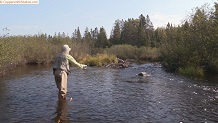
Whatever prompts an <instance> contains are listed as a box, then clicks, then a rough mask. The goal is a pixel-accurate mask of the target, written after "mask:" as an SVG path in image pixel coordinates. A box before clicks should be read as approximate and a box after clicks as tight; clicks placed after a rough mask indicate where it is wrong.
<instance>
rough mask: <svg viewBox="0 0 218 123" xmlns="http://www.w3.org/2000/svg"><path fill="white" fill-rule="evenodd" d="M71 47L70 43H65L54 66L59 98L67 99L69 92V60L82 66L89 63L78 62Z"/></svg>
mask: <svg viewBox="0 0 218 123" xmlns="http://www.w3.org/2000/svg"><path fill="white" fill-rule="evenodd" d="M70 50H71V48H70V47H69V46H68V45H63V46H62V48H61V52H60V53H59V54H58V55H57V56H56V58H55V61H54V66H53V74H54V77H55V82H56V85H57V88H58V90H59V93H58V97H59V99H60V98H61V99H66V94H67V78H68V75H69V74H70V69H69V61H70V62H72V63H74V64H76V65H77V66H78V67H80V68H82V69H83V68H85V67H86V66H87V65H84V64H80V63H78V62H77V61H76V60H75V59H74V58H73V57H72V56H71V55H70V54H69V52H70Z"/></svg>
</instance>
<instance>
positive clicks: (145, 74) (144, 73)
mask: <svg viewBox="0 0 218 123" xmlns="http://www.w3.org/2000/svg"><path fill="white" fill-rule="evenodd" d="M138 75H139V76H151V75H150V74H148V73H146V72H141V73H139V74H138Z"/></svg>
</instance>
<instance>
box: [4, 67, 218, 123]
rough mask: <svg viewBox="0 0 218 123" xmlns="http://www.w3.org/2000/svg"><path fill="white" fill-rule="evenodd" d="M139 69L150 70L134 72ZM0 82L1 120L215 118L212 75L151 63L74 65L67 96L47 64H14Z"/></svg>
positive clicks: (130, 122)
mask: <svg viewBox="0 0 218 123" xmlns="http://www.w3.org/2000/svg"><path fill="white" fill-rule="evenodd" d="M143 71H145V72H147V73H149V74H151V76H148V77H141V76H137V74H138V73H140V72H143ZM0 84H1V86H0V109H1V110H0V121H1V122H3V123H10V122H12V123H15V122H28V123H29V122H30V123H31V122H33V123H53V122H55V123H57V122H58V121H61V122H66V123H81V122H83V123H102V122H110V123H114V122H117V123H147V122H152V123H153V122H154V123H156V122H163V123H170V122H183V123H186V122H207V123H213V122H218V83H217V78H216V77H215V78H213V79H212V77H211V78H210V79H207V80H193V79H189V78H185V77H183V76H179V75H175V74H172V73H166V72H165V71H164V70H163V69H162V68H161V67H160V66H158V65H153V64H144V65H133V66H132V67H130V68H126V69H111V68H95V67H92V68H88V69H87V70H81V69H78V68H72V73H71V75H70V76H69V78H68V94H67V99H66V100H58V97H57V94H58V90H57V88H56V85H55V82H54V76H53V74H52V69H51V67H50V66H48V67H42V66H27V67H21V68H18V69H16V70H15V71H13V72H12V74H11V75H8V76H6V77H4V78H0ZM71 97H72V98H73V101H72V102H71V101H69V98H71Z"/></svg>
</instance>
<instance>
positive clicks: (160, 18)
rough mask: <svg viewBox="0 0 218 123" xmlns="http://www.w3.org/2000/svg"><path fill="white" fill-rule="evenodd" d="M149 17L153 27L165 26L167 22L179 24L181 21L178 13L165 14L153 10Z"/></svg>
mask: <svg viewBox="0 0 218 123" xmlns="http://www.w3.org/2000/svg"><path fill="white" fill-rule="evenodd" d="M150 19H151V21H152V22H153V25H154V27H155V28H157V27H166V25H167V23H168V22H169V23H172V24H173V25H179V24H181V22H182V19H183V17H182V16H180V15H167V14H163V13H161V12H153V13H151V14H150Z"/></svg>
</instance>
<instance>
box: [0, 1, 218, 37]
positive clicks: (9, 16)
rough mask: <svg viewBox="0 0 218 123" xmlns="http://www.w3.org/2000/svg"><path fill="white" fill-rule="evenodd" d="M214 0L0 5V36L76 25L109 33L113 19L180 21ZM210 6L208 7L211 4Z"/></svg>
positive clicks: (67, 30) (156, 22) (161, 23)
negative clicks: (195, 9)
mask: <svg viewBox="0 0 218 123" xmlns="http://www.w3.org/2000/svg"><path fill="white" fill-rule="evenodd" d="M216 1H217V0H64V1H63V0H39V4H36V5H0V36H1V35H3V34H4V33H5V31H3V30H2V29H3V28H5V27H7V28H8V29H9V30H10V31H9V33H10V35H34V34H41V33H47V34H50V35H54V33H55V32H57V33H58V32H61V33H62V32H65V33H66V34H68V35H69V36H71V35H72V33H73V32H74V30H75V29H76V28H77V27H80V31H81V33H82V34H83V33H84V30H85V28H86V27H88V28H89V29H91V28H92V29H94V28H95V27H98V28H100V27H102V26H103V27H104V28H105V29H106V33H107V36H109V35H110V32H111V29H112V27H113V24H114V22H115V20H117V19H120V20H121V19H124V20H127V19H128V18H138V17H139V15H140V14H143V15H144V16H146V15H149V17H150V19H151V21H152V22H153V25H154V27H162V26H166V24H167V22H170V23H172V24H174V25H177V24H180V23H181V21H182V20H183V19H185V18H186V17H187V16H188V15H189V14H190V13H191V12H192V9H194V8H195V7H201V6H202V5H203V4H205V3H209V4H210V6H213V3H214V2H216ZM211 8H212V7H211Z"/></svg>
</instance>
